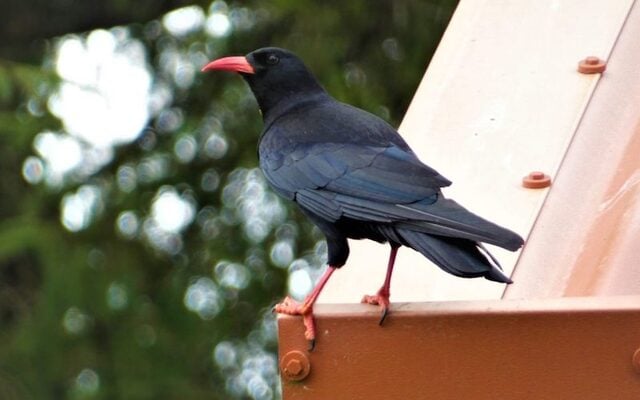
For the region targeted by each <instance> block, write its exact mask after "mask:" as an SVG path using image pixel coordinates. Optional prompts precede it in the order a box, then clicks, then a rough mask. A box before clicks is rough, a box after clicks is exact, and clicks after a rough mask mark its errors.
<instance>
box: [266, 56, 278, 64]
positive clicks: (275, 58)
mask: <svg viewBox="0 0 640 400" xmlns="http://www.w3.org/2000/svg"><path fill="white" fill-rule="evenodd" d="M278 62H280V58H279V57H278V56H276V55H275V54H269V55H268V56H267V64H269V65H276V64H277V63H278Z"/></svg>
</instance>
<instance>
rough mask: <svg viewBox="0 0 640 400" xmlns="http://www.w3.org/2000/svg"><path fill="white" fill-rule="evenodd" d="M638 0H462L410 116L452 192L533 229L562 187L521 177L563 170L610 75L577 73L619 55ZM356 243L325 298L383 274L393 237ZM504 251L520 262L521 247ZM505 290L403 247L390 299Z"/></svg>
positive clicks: (412, 138)
mask: <svg viewBox="0 0 640 400" xmlns="http://www.w3.org/2000/svg"><path fill="white" fill-rule="evenodd" d="M632 3H633V1H632V0H619V1H613V2H607V1H601V0H565V1H538V0H519V1H512V0H502V1H501V0H462V1H461V2H460V4H459V6H458V8H457V10H456V12H455V14H454V16H453V19H452V20H451V22H450V24H449V27H448V28H447V31H446V33H445V35H444V37H443V39H442V41H441V43H440V46H439V47H438V50H437V52H436V54H435V55H434V58H433V59H432V61H431V64H430V65H429V68H428V71H427V72H426V74H425V77H424V79H423V81H422V83H421V84H420V86H419V88H418V90H417V92H416V94H415V97H414V99H413V101H412V103H411V106H410V107H409V110H408V111H407V114H406V116H405V119H404V121H403V122H402V125H401V126H400V132H401V133H402V134H403V136H404V137H405V138H406V139H407V140H408V142H409V143H410V144H411V146H412V147H413V148H414V149H415V151H416V152H417V153H418V154H419V156H420V157H421V159H422V160H424V161H425V162H426V163H427V164H429V165H431V166H433V167H434V168H436V169H437V170H438V171H439V172H440V173H442V174H443V175H444V176H446V177H447V178H449V179H451V180H452V181H453V182H454V184H453V185H452V187H450V188H447V190H446V192H445V193H446V194H447V195H449V196H451V197H452V198H455V199H456V200H457V201H458V202H459V203H461V204H463V205H465V206H466V207H468V208H469V209H470V210H472V211H474V212H476V213H478V214H479V215H482V216H483V217H486V218H487V219H490V220H493V221H495V222H497V223H499V224H501V225H504V226H507V227H509V228H511V229H513V230H515V231H516V232H518V233H520V234H521V235H522V236H525V237H526V236H527V235H528V234H529V231H530V230H531V228H532V226H533V224H534V222H535V220H536V218H537V216H538V213H539V211H540V208H541V207H542V205H543V202H544V200H545V197H546V195H547V193H548V191H549V190H552V191H553V190H554V189H553V186H552V187H551V189H549V188H547V189H537V190H536V189H525V188H523V187H522V185H521V181H522V177H523V176H525V175H527V174H529V173H530V172H531V171H542V172H544V173H546V174H548V175H550V176H551V178H552V179H553V180H554V181H555V176H556V171H557V170H558V167H559V165H560V163H561V161H562V159H563V157H564V155H565V153H566V150H567V147H568V146H569V143H570V142H571V139H572V137H573V134H574V132H575V130H576V126H577V124H578V122H579V121H580V120H581V118H582V115H583V112H584V109H585V106H586V105H587V104H588V103H589V99H590V97H591V94H592V92H593V90H594V88H595V87H596V84H597V82H598V79H599V77H600V75H599V74H595V75H584V74H580V73H578V72H577V66H578V63H579V61H580V60H583V59H584V58H585V57H587V56H598V57H600V58H603V59H607V58H608V57H609V53H610V52H611V49H612V48H613V46H614V44H615V42H616V40H617V37H618V35H619V33H620V30H621V28H622V26H623V25H624V22H625V19H626V18H627V15H628V13H629V9H630V7H631V4H632ZM635 65H637V64H635ZM614 73H615V69H614V70H613V71H609V70H607V72H605V75H604V76H606V77H612V76H613V74H614ZM636 104H637V103H636ZM351 245H352V252H351V257H350V259H349V261H348V263H347V265H346V266H345V267H344V268H342V270H340V271H338V272H336V273H335V274H334V277H333V278H332V280H331V281H330V282H329V284H328V285H327V287H326V289H325V292H324V293H323V295H322V296H321V297H320V299H319V301H320V302H325V303H326V302H330V303H349V302H358V301H360V298H361V297H362V295H363V294H365V293H366V294H372V293H375V292H376V291H377V290H378V288H379V287H380V285H381V284H382V281H383V279H384V270H385V264H386V258H387V256H388V251H389V249H388V248H387V247H385V246H382V245H379V244H377V243H371V242H365V241H352V242H351ZM494 253H495V255H496V256H497V258H498V259H499V260H500V261H501V263H502V264H503V266H504V267H505V270H506V271H507V273H508V274H510V273H511V271H512V269H513V266H514V264H515V262H516V260H517V258H518V253H509V252H507V251H503V250H501V249H495V250H494ZM503 290H504V285H499V284H496V283H493V282H488V281H485V280H483V279H473V280H464V279H459V278H456V277H453V276H449V275H447V274H446V273H444V272H442V271H440V270H439V269H438V268H437V267H435V266H433V265H432V264H430V263H429V262H428V261H427V260H425V259H424V257H422V256H421V255H420V254H418V253H416V252H414V251H412V250H409V249H400V251H399V253H398V262H397V268H396V269H395V272H394V278H393V282H392V286H391V301H427V300H428V301H432V300H455V299H481V298H485V299H486V298H500V297H501V295H502V293H503Z"/></svg>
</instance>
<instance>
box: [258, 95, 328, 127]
mask: <svg viewBox="0 0 640 400" xmlns="http://www.w3.org/2000/svg"><path fill="white" fill-rule="evenodd" d="M330 99H331V96H329V94H328V93H327V92H325V91H324V89H322V88H319V90H317V91H313V92H311V93H309V92H304V93H289V94H287V95H284V96H281V98H280V99H279V101H273V100H274V99H269V101H265V102H261V100H260V99H259V98H258V105H259V106H260V111H261V112H262V119H263V121H264V126H265V128H267V127H268V126H270V125H271V124H272V123H273V122H274V121H275V120H277V119H278V118H280V117H281V116H283V115H285V114H287V113H289V112H292V111H293V110H297V109H301V108H304V107H310V106H313V105H314V104H320V103H322V102H325V101H327V100H330Z"/></svg>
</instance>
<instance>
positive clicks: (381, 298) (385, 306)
mask: <svg viewBox="0 0 640 400" xmlns="http://www.w3.org/2000/svg"><path fill="white" fill-rule="evenodd" d="M361 303H364V304H371V305H374V306H379V307H380V308H381V309H382V315H381V316H380V321H378V325H382V323H383V322H384V320H385V318H386V317H387V314H388V313H389V295H388V294H385V293H382V292H378V294H376V295H373V296H370V295H365V296H364V297H363V298H362V300H361Z"/></svg>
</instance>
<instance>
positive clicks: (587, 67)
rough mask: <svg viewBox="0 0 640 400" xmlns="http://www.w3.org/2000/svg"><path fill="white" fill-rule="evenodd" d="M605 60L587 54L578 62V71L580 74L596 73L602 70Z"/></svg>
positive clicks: (604, 66)
mask: <svg viewBox="0 0 640 400" xmlns="http://www.w3.org/2000/svg"><path fill="white" fill-rule="evenodd" d="M606 68H607V62H606V61H604V60H601V59H599V58H598V57H594V56H589V57H587V58H585V59H584V60H581V61H580V62H579V63H578V72H580V73H582V74H598V73H601V72H604V70H605V69H606Z"/></svg>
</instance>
